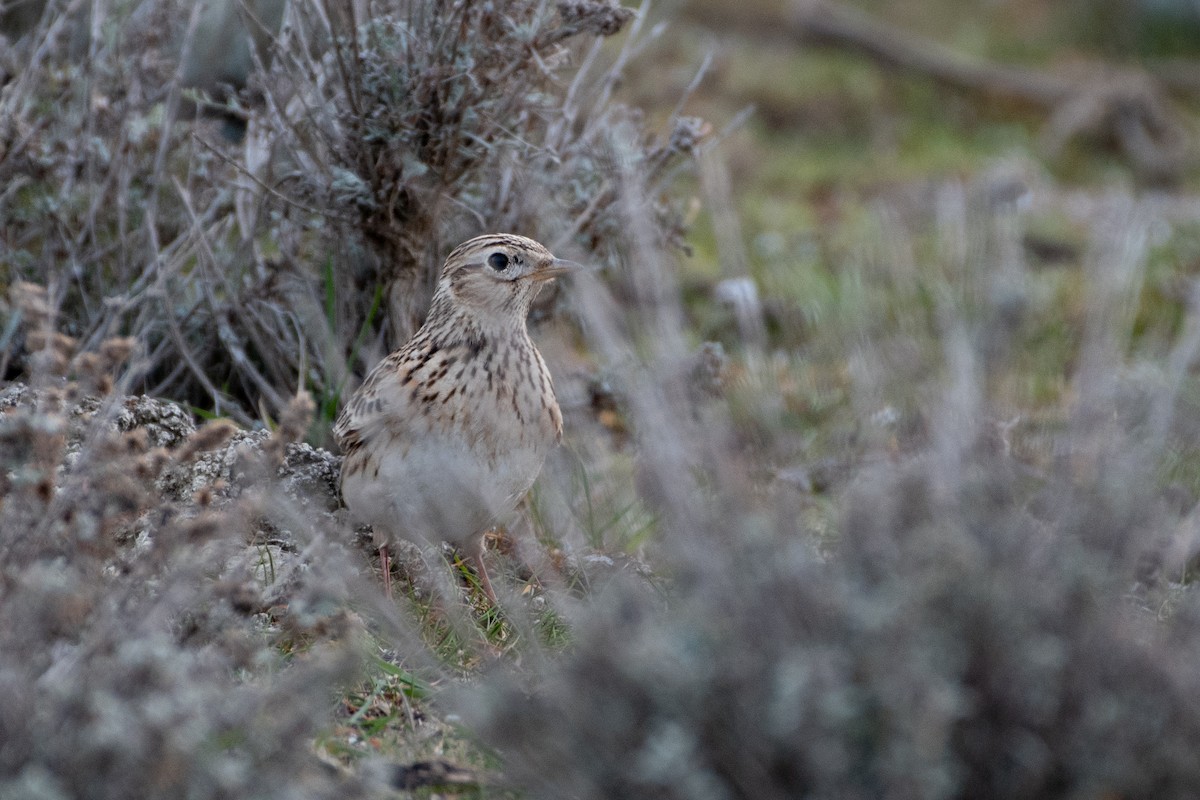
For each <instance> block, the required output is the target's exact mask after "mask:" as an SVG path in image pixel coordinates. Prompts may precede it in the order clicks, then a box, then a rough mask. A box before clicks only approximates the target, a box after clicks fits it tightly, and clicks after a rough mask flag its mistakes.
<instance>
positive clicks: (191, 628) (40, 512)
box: [0, 381, 362, 800]
mask: <svg viewBox="0 0 1200 800" xmlns="http://www.w3.org/2000/svg"><path fill="white" fill-rule="evenodd" d="M48 383H54V384H59V385H61V384H60V382H59V381H49V382H48ZM0 407H3V408H4V410H5V413H4V414H3V419H2V420H0V619H2V620H3V623H2V624H0V797H4V798H6V800H9V798H12V799H13V800H17V799H18V798H19V799H20V800H34V799H35V798H37V800H59V799H60V798H62V799H63V800H65V798H94V799H95V800H101V799H103V798H111V799H112V800H117V798H122V799H124V800H129V799H130V798H163V799H164V800H165V799H166V798H181V797H187V798H195V800H217V799H218V798H244V797H260V798H272V797H279V798H283V797H298V796H303V797H314V798H320V797H327V798H335V797H337V798H345V797H355V796H360V794H361V791H362V789H361V787H360V786H359V785H358V783H357V782H356V781H353V780H351V779H348V778H347V777H346V776H344V775H341V774H339V773H338V772H337V771H335V770H331V769H329V768H328V767H326V766H324V765H322V764H320V763H319V762H318V761H317V760H316V758H315V756H314V755H313V752H312V750H311V742H312V739H313V737H314V736H316V735H317V734H318V733H319V732H320V731H322V730H323V729H325V728H326V727H327V726H328V725H329V724H330V718H331V704H330V697H331V696H332V693H333V691H334V690H335V688H336V687H337V686H339V685H342V684H344V683H345V682H346V681H348V680H350V679H352V678H353V676H354V675H355V674H356V672H357V669H358V665H359V658H360V652H359V648H358V646H357V630H358V627H357V626H356V625H355V623H354V622H353V620H352V618H351V617H350V616H349V615H347V614H346V613H345V612H344V611H342V610H341V609H342V608H343V607H344V603H345V592H346V586H347V585H348V584H347V580H348V579H349V578H350V577H351V576H352V573H351V572H350V571H349V570H348V569H347V568H346V567H345V566H344V565H343V564H342V562H341V560H340V556H339V554H338V552H337V548H331V547H330V543H329V535H330V533H331V532H332V531H333V526H332V525H330V524H329V523H328V521H327V520H326V521H322V520H321V519H320V518H319V515H313V514H310V513H303V512H301V511H300V510H299V509H300V504H299V501H298V500H297V498H296V496H295V495H294V494H293V495H285V494H284V493H283V492H282V491H281V490H280V487H279V485H278V484H277V482H276V481H274V480H273V479H272V478H271V477H270V475H271V472H272V462H271V460H270V457H268V456H264V455H263V453H264V451H266V452H270V451H271V450H272V449H274V450H276V451H278V452H282V449H283V447H284V446H285V444H286V440H287V438H291V437H294V436H295V435H296V433H297V430H298V431H299V432H302V431H303V423H301V424H300V425H299V426H293V429H292V430H290V431H289V432H287V433H281V434H279V435H278V436H276V437H275V438H274V439H269V438H268V437H266V436H259V437H257V439H256V440H254V441H255V443H257V444H254V443H251V442H249V441H248V440H243V444H244V448H243V450H242V452H241V455H240V456H239V457H238V458H237V459H231V460H236V461H237V465H238V466H237V468H236V469H234V470H233V474H235V475H236V476H237V486H236V487H235V488H233V489H232V490H229V489H222V488H221V487H220V486H214V485H213V482H214V480H215V477H216V476H217V475H219V474H220V469H219V468H220V466H221V464H222V463H223V462H222V460H221V458H224V455H222V456H221V458H218V459H215V460H213V459H210V460H209V461H207V462H206V463H207V464H208V469H209V471H208V472H207V473H205V472H203V471H202V470H199V469H197V470H195V471H193V470H192V460H193V459H194V458H196V457H197V456H198V455H199V457H200V458H201V459H205V458H210V457H209V456H205V455H200V454H198V453H197V452H196V451H197V449H198V448H199V449H203V448H206V447H214V446H218V447H222V445H221V441H222V439H223V438H224V437H225V436H226V435H228V433H229V429H228V428H225V427H223V426H222V423H217V424H216V427H208V428H202V429H201V430H200V431H199V432H197V431H196V430H195V428H194V426H191V424H190V422H189V421H188V420H187V418H186V416H185V415H184V414H182V413H181V412H180V410H179V409H178V408H177V407H173V406H171V405H170V404H167V403H161V402H157V401H151V400H148V399H146V398H131V399H130V400H128V401H126V402H120V401H113V402H110V403H104V402H97V401H96V400H95V399H91V400H86V401H83V402H79V403H76V402H73V401H64V397H63V394H62V392H61V391H59V390H58V389H57V388H50V387H48V386H46V385H43V387H42V388H41V389H38V390H36V391H35V390H32V389H29V388H27V387H24V386H21V385H19V384H14V385H10V386H8V387H6V389H5V391H3V392H2V393H0ZM301 416H302V415H301ZM164 432H165V433H167V436H166V437H165V440H164V437H163V436H162V434H163V433H164ZM264 443H265V444H264ZM156 445H161V446H156ZM164 448H165V449H164ZM189 451H190V452H189ZM220 452H221V453H223V454H225V455H231V454H233V452H234V451H233V450H232V449H230V450H224V449H223V447H222V449H221V450H220ZM226 463H227V462H226ZM213 467H217V469H216V470H215V472H214V471H213V469H212V468H213ZM180 485H182V487H183V488H182V489H181V488H180ZM196 487H199V491H200V493H202V494H204V495H206V497H207V499H205V500H200V501H196V502H193V501H192V499H191V489H192V488H196ZM264 526H274V527H275V528H276V529H281V528H285V527H286V528H288V529H290V530H291V532H292V534H293V535H295V536H297V537H299V538H298V539H297V541H303V542H304V545H305V547H306V548H307V549H308V551H309V553H310V554H311V555H313V556H314V557H316V558H317V560H318V562H319V563H318V564H317V565H316V567H315V568H311V569H305V570H303V574H302V575H301V574H299V573H298V574H294V575H293V576H292V580H293V581H294V582H293V583H292V585H291V586H290V587H289V591H288V593H287V597H288V601H289V604H288V606H287V607H286V608H285V609H275V610H273V611H270V612H268V609H267V604H268V603H269V602H270V601H269V600H268V599H267V597H268V594H269V593H270V592H273V591H277V590H278V587H277V586H276V587H270V586H268V584H270V583H271V580H270V579H264V578H263V577H262V576H261V574H260V576H259V577H258V578H256V577H255V576H254V574H253V571H252V570H251V569H249V568H247V567H246V557H245V553H246V551H247V547H248V544H249V542H250V540H251V538H252V537H253V536H254V535H255V533H256V531H258V530H260V529H261V528H262V527H264ZM295 544H296V542H293V543H292V545H293V546H292V547H291V548H290V549H291V550H295V549H296V548H295ZM321 553H324V555H323V556H322V555H319V554H321ZM289 653H290V654H291V655H290V656H289V655H288V654H289Z"/></svg>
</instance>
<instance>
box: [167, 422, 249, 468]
mask: <svg viewBox="0 0 1200 800" xmlns="http://www.w3.org/2000/svg"><path fill="white" fill-rule="evenodd" d="M235 433H237V426H236V425H234V424H233V423H232V422H230V421H229V420H227V419H214V420H212V421H211V422H207V423H205V424H204V425H203V426H202V427H201V428H200V429H199V430H198V431H196V432H195V433H193V434H192V435H191V436H189V437H188V440H187V441H186V442H184V443H183V447H180V448H179V450H178V451H177V452H176V454H175V460H176V462H178V463H180V464H182V463H184V462H186V461H190V460H191V459H193V458H195V457H196V454H197V453H202V452H205V451H208V450H215V449H217V448H218V447H220V446H221V445H223V444H225V442H227V441H229V437H231V436H233V435H234V434H235Z"/></svg>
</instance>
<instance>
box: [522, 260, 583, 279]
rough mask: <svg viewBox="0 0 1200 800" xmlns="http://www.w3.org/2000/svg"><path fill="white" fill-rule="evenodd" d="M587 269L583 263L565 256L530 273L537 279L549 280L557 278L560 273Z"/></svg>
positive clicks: (531, 276)
mask: <svg viewBox="0 0 1200 800" xmlns="http://www.w3.org/2000/svg"><path fill="white" fill-rule="evenodd" d="M580 269H585V267H584V266H583V264H578V263H576V262H574V261H567V260H566V259H565V258H556V259H554V260H553V261H551V262H550V263H549V264H547V265H546V266H544V267H540V268H539V269H538V271H537V272H534V273H533V274H532V275H530V276H529V277H530V278H533V279H534V280H535V281H548V280H550V279H551V278H557V277H558V276H559V275H565V274H567V273H568V272H574V271H576V270H580Z"/></svg>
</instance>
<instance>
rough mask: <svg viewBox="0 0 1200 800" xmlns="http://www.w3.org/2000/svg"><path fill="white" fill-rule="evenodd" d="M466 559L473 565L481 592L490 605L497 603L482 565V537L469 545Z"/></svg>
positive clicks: (485, 569)
mask: <svg viewBox="0 0 1200 800" xmlns="http://www.w3.org/2000/svg"><path fill="white" fill-rule="evenodd" d="M467 560H468V561H470V562H471V565H472V566H474V567H475V572H476V573H477V574H478V575H479V586H480V588H482V589H483V593H484V594H485V595H487V599H488V600H490V601H491V603H492V605H494V606H495V605H499V603H498V602H497V601H496V592H495V591H493V590H492V582H491V581H490V580H488V574H487V568H486V567H484V566H483V537H482V536H480V537H479V539H478V541H477V542H476V544H474V545H473V546H472V547H471V550H470V552H469V554H468V555H467Z"/></svg>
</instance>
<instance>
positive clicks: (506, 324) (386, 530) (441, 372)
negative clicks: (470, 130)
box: [333, 233, 578, 603]
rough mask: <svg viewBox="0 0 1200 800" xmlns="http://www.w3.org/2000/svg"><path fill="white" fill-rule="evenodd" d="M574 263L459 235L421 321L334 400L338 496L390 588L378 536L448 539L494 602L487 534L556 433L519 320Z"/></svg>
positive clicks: (511, 242) (524, 246)
mask: <svg viewBox="0 0 1200 800" xmlns="http://www.w3.org/2000/svg"><path fill="white" fill-rule="evenodd" d="M576 267H578V265H577V264H574V263H572V262H570V261H564V260H562V259H558V258H555V257H554V256H553V255H552V254H551V253H550V251H549V250H547V249H546V248H545V247H544V246H543V245H541V244H538V243H537V242H535V241H533V240H532V239H527V238H525V237H524V236H516V235H514V234H507V233H498V234H491V235H488V236H479V237H476V238H474V239H471V240H470V241H468V242H466V243H464V244H461V245H459V246H458V247H457V248H455V249H454V251H453V252H451V253H450V256H449V257H448V258H447V259H446V264H445V266H444V267H443V268H442V272H441V276H440V278H439V279H438V284H437V288H436V290H435V291H434V294H433V300H432V302H431V304H430V308H429V315H428V317H427V318H426V319H425V323H424V324H423V325H422V326H421V328H420V329H419V330H418V331H417V332H416V333H415V334H414V335H413V337H412V338H411V339H410V340H409V341H408V343H407V344H405V345H404V346H403V347H401V348H400V349H399V350H397V351H396V352H394V353H392V354H391V355H389V356H388V357H387V358H385V359H383V361H381V362H380V363H379V364H378V365H377V366H376V367H375V368H374V369H373V370H371V372H370V373H369V374H368V375H367V377H366V379H365V380H364V381H363V384H362V386H360V387H359V389H358V391H356V392H355V393H354V395H353V396H352V397H351V398H350V400H349V401H348V402H347V403H346V406H345V408H343V409H342V413H341V415H340V416H339V417H338V419H337V422H336V423H335V424H334V428H333V432H334V435H335V436H336V438H337V440H338V443H339V444H340V445H341V448H342V451H343V453H345V460H344V461H343V463H342V476H341V482H342V497H343V498H344V500H345V503H346V507H347V509H349V511H350V513H351V515H352V516H353V517H354V518H355V519H356V520H358V521H360V522H363V523H368V524H370V525H371V526H372V528H373V530H374V544H375V545H376V546H377V547H378V548H379V555H380V561H381V563H382V568H383V575H384V588H385V591H386V593H387V595H388V596H389V597H390V596H391V576H390V560H389V553H388V546H389V544H391V543H393V542H395V541H396V540H397V539H398V538H404V539H408V540H410V541H414V542H431V543H435V544H436V543H439V542H450V543H451V544H453V545H455V546H456V547H458V548H459V550H460V552H461V553H462V554H463V556H464V558H465V559H466V560H467V561H468V562H469V563H471V564H472V566H473V567H474V569H475V571H476V573H477V574H478V576H479V583H480V585H481V587H482V588H483V591H484V593H485V594H486V595H487V597H488V599H489V600H491V601H492V602H493V603H495V602H496V595H495V592H494V591H493V589H492V584H491V581H490V580H489V579H488V574H487V569H486V568H485V567H484V563H483V550H484V534H485V533H486V532H487V531H488V530H489V529H490V528H491V527H493V526H494V525H496V524H497V523H500V522H503V521H504V519H505V518H506V517H507V516H508V515H510V514H512V512H513V511H514V510H515V509H516V507H517V504H518V503H519V502H520V500H521V498H522V497H524V495H525V494H526V493H527V492H528V491H529V488H530V487H531V486H532V485H533V482H534V480H535V479H536V478H537V476H538V473H539V472H540V471H541V468H542V462H543V461H544V460H545V458H546V454H547V453H549V452H550V451H551V449H553V448H554V447H555V446H556V445H557V444H558V442H559V440H560V439H561V437H562V413H561V412H560V410H559V407H558V401H557V399H556V398H555V396H554V384H553V383H552V382H551V380H550V372H549V370H547V369H546V363H545V362H544V361H543V360H542V356H541V354H540V353H539V352H538V350H537V348H536V347H535V346H534V344H533V341H532V340H531V339H530V338H529V331H528V330H527V328H526V323H525V320H526V317H527V316H528V314H529V308H530V305H531V304H532V303H533V301H534V298H535V297H537V294H538V292H539V291H540V290H541V288H542V286H544V285H545V284H546V282H547V281H549V280H551V279H553V278H555V277H557V276H559V275H562V274H564V273H565V272H568V271H569V270H571V269H573V268H576Z"/></svg>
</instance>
